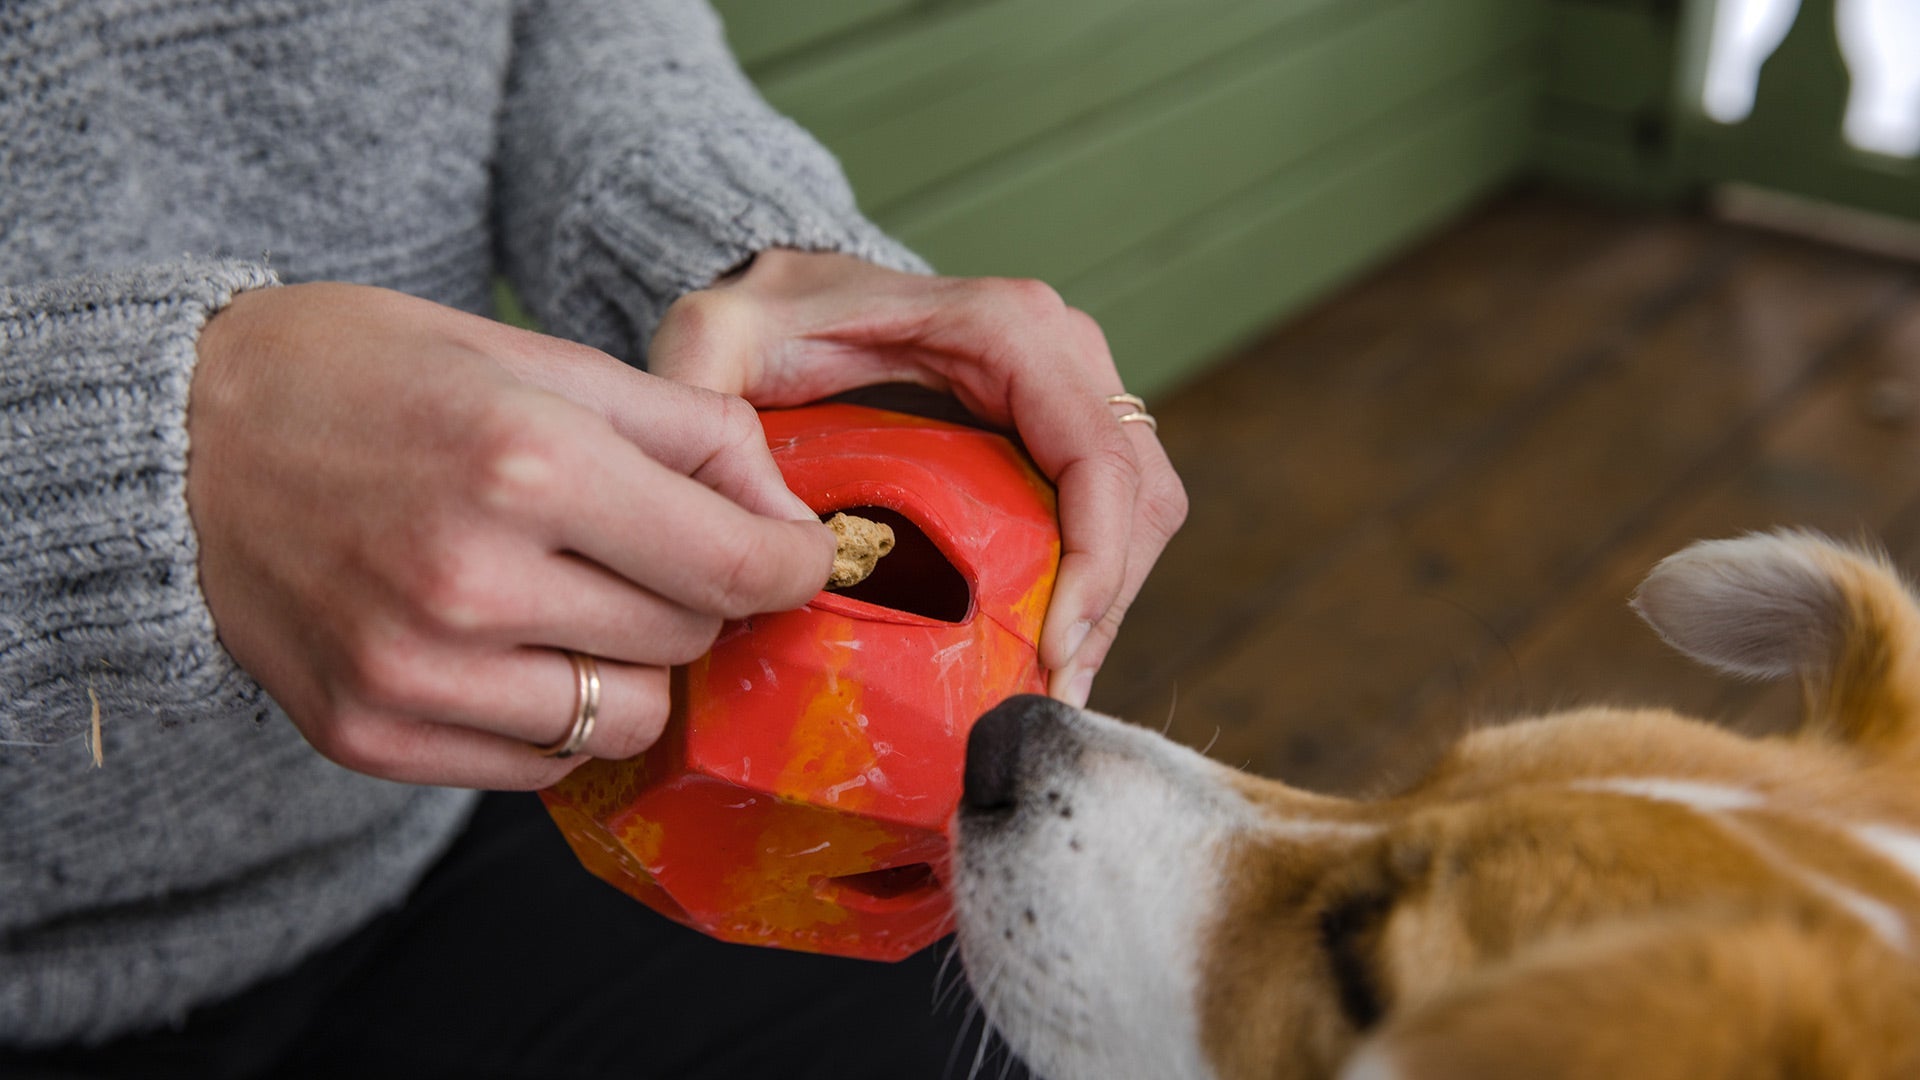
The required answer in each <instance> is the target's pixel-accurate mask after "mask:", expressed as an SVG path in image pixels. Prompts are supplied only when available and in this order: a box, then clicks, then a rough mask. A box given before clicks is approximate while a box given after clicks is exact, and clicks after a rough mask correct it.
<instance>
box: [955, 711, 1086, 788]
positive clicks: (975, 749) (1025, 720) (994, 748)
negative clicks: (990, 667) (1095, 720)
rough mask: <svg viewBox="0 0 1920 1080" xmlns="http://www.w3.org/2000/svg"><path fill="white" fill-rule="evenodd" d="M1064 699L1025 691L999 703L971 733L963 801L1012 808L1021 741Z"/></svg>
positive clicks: (1018, 777)
mask: <svg viewBox="0 0 1920 1080" xmlns="http://www.w3.org/2000/svg"><path fill="white" fill-rule="evenodd" d="M1060 707H1061V706H1060V703H1059V702H1056V701H1054V700H1053V699H1052V698H1047V697H1041V696H1040V695H1038V694H1021V695H1018V696H1016V697H1010V698H1008V699H1007V700H1005V701H1003V702H1001V703H1000V704H998V705H995V706H994V707H993V708H991V709H989V710H987V712H986V713H985V714H984V715H982V716H981V717H980V719H979V720H976V721H975V722H974V725H973V732H972V733H971V734H969V735H968V736H967V770H966V775H965V777H964V780H963V783H962V787H961V796H960V799H961V802H962V804H963V805H964V806H965V807H966V808H967V809H969V810H977V811H985V812H991V811H995V810H1011V809H1013V806H1014V803H1015V802H1016V801H1017V794H1018V788H1019V781H1020V754H1021V745H1022V744H1023V743H1025V742H1026V741H1027V737H1028V735H1029V734H1030V733H1031V732H1032V731H1033V730H1034V728H1035V727H1036V726H1037V725H1038V724H1039V723H1041V722H1042V721H1044V720H1045V718H1046V717H1047V715H1048V713H1049V712H1050V711H1051V710H1053V709H1057V708H1060Z"/></svg>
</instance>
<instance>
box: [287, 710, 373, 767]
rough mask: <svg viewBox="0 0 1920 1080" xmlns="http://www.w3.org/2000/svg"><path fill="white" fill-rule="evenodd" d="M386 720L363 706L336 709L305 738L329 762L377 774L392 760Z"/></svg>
mask: <svg viewBox="0 0 1920 1080" xmlns="http://www.w3.org/2000/svg"><path fill="white" fill-rule="evenodd" d="M386 727H387V725H386V722H385V721H384V720H383V719H382V718H381V717H380V716H379V715H378V714H377V713H375V712H372V711H370V710H366V709H352V708H350V709H340V710H336V711H335V712H334V714H333V715H332V716H331V717H330V718H329V720H328V722H327V723H325V724H322V725H320V726H319V727H318V728H317V729H316V730H314V731H312V732H309V733H308V735H307V741H309V742H311V743H312V744H313V748H314V749H315V750H318V751H319V752H320V755H321V756H322V757H324V758H326V759H327V760H328V761H331V762H333V763H334V764H336V765H339V766H341V767H342V768H346V769H351V770H353V771H354V772H360V773H369V774H374V775H378V774H379V773H380V772H381V770H383V769H385V768H386V767H387V766H388V765H389V764H390V763H391V762H392V761H393V756H394V755H393V743H392V740H391V739H390V738H389V737H388V735H387V731H386Z"/></svg>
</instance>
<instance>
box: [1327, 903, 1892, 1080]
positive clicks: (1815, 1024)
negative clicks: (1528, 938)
mask: <svg viewBox="0 0 1920 1080" xmlns="http://www.w3.org/2000/svg"><path fill="white" fill-rule="evenodd" d="M1916 996H1920V985H1916V979H1915V977H1914V975H1913V974H1912V973H1910V972H1909V971H1907V970H1906V967H1905V965H1904V964H1903V963H1902V962H1901V961H1900V958H1898V957H1896V956H1894V955H1892V954H1891V953H1890V952H1889V951H1888V950H1887V948H1886V947H1885V945H1884V944H1883V943H1880V942H1878V941H1875V940H1873V939H1872V938H1871V937H1870V936H1869V935H1867V934H1865V933H1864V932H1862V931H1859V930H1858V929H1857V928H1853V927H1851V926H1845V925H1827V926H1819V927H1815V926H1806V925H1800V924H1798V923H1797V922H1795V921H1792V920H1790V919H1787V918H1762V919H1757V920H1754V921H1749V922H1743V923H1738V924H1733V925H1711V924H1705V923H1702V922H1700V921H1697V920H1683V921H1681V922H1669V923H1666V924H1663V925H1659V926H1650V927H1639V928H1631V929H1629V928H1619V929H1612V930H1604V931H1599V932H1596V933H1593V934H1588V935H1583V936H1582V937H1580V938H1579V939H1576V940H1572V941H1568V942H1565V943H1561V944H1557V945H1547V946H1542V947H1541V948H1540V949H1538V950H1536V951H1535V952H1534V953H1532V954H1529V955H1528V956H1527V957H1526V958H1525V959H1522V960H1519V961H1515V962H1510V963H1508V964H1506V965H1502V966H1500V967H1497V968H1494V969H1491V970H1488V971H1485V972H1482V973H1481V974H1479V975H1476V976H1475V977H1474V978H1473V979H1472V980H1470V981H1469V982H1467V983H1464V984H1462V985H1460V986H1457V987H1455V988H1453V989H1450V990H1448V991H1447V992H1445V993H1444V994H1442V995H1441V996H1439V997H1437V998H1434V999H1431V1000H1428V1001H1425V1002H1420V1003H1409V1007H1408V1008H1407V1009H1405V1010H1404V1011H1403V1012H1402V1013H1400V1014H1399V1015H1396V1016H1394V1017H1392V1018H1390V1019H1389V1021H1388V1022H1387V1024H1386V1025H1385V1026H1383V1027H1382V1028H1381V1029H1379V1030H1378V1031H1377V1032H1376V1033H1375V1034H1374V1035H1373V1036H1372V1037H1371V1038H1369V1039H1368V1040H1367V1041H1366V1042H1365V1043H1363V1044H1362V1045H1361V1047H1360V1049H1359V1050H1358V1051H1357V1052H1356V1053H1355V1054H1354V1055H1353V1057H1352V1058H1351V1059H1350V1060H1349V1062H1348V1064H1347V1066H1346V1068H1345V1069H1344V1071H1342V1072H1341V1074H1340V1076H1341V1080H1507V1078H1512V1080H1520V1078H1528V1080H1619V1078H1620V1077H1634V1078H1636V1080H1683V1078H1684V1080H1756V1078H1759V1080H1764V1078H1781V1080H1785V1078H1789V1077H1815V1076H1819V1077H1845V1078H1848V1080H1868V1078H1886V1080H1892V1078H1894V1077H1913V1076H1920V1033H1916V1032H1915V1031H1914V1030H1912V1025H1911V1024H1910V1023H1909V1022H1908V1021H1909V1018H1910V1017H1911V1016H1912V1013H1913V1010H1914V1008H1915V1007H1916V1004H1920V1002H1916Z"/></svg>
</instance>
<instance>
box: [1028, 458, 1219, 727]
mask: <svg viewBox="0 0 1920 1080" xmlns="http://www.w3.org/2000/svg"><path fill="white" fill-rule="evenodd" d="M1116 422H1118V421H1116ZM1122 426H1123V427H1125V428H1127V429H1129V430H1128V435H1129V437H1130V438H1131V439H1132V440H1133V443H1134V447H1135V450H1136V452H1137V453H1138V454H1139V457H1140V465H1141V486H1140V489H1139V492H1138V494H1137V497H1136V498H1135V500H1134V522H1133V531H1132V532H1131V534H1130V535H1129V539H1128V545H1127V563H1126V567H1127V568H1126V576H1125V580H1124V581H1123V583H1122V585H1121V589H1120V592H1119V595H1118V596H1117V597H1115V599H1114V602H1113V603H1112V604H1111V605H1110V606H1109V607H1108V608H1107V610H1106V611H1105V612H1103V613H1102V614H1101V615H1100V616H1099V617H1098V618H1096V619H1094V620H1093V621H1092V625H1091V626H1090V627H1089V628H1088V630H1087V633H1086V635H1085V637H1084V640H1083V641H1082V642H1081V644H1080V646H1079V648H1078V649H1077V650H1075V652H1074V654H1073V656H1072V657H1071V659H1070V660H1069V661H1068V663H1067V664H1066V665H1065V666H1063V667H1061V668H1059V669H1057V670H1056V671H1055V672H1054V673H1053V675H1052V676H1051V678H1050V679H1049V681H1048V692H1049V693H1050V694H1052V695H1053V696H1055V697H1057V698H1059V699H1060V700H1062V701H1066V702H1068V703H1069V704H1072V705H1074V706H1076V707H1079V706H1084V705H1086V703H1087V697H1088V695H1089V694H1090V693H1091V691H1092V688H1093V679H1094V676H1095V674H1096V673H1097V672H1098V671H1099V670H1100V666H1101V665H1102V664H1103V663H1104V662H1105V660H1106V656H1107V652H1108V650H1109V649H1110V648H1112V646H1113V640H1114V637H1115V636H1116V635H1117V634H1118V633H1119V631H1120V624H1121V622H1122V620H1123V619H1124V618H1125V616H1126V613H1127V612H1128V611H1129V610H1130V609H1131V608H1132V606H1133V602H1134V599H1135V598H1136V597H1137V596H1138V595H1139V594H1140V589H1141V588H1142V587H1143V586H1144V585H1145V583H1146V579H1147V575H1148V573H1149V572H1150V571H1151V570H1152V569H1153V566H1154V564H1155V563H1157V562H1158V561H1159V559H1160V556H1161V554H1162V553H1163V552H1164V551H1165V550H1166V547H1167V544H1168V543H1169V542H1170V541H1171V540H1172V538H1173V536H1174V534H1175V533H1177V532H1179V530H1180V526H1181V525H1182V524H1184V523H1185V521H1186V517H1187V494H1186V489H1185V488H1184V487H1183V486H1182V485H1181V483H1180V479H1179V477H1178V475H1176V474H1175V473H1174V471H1173V463H1172V462H1171V461H1170V460H1169V459H1168V457H1167V453H1166V449H1165V448H1164V447H1162V446H1161V445H1160V441H1159V439H1158V437H1157V436H1156V435H1155V433H1154V430H1153V428H1152V426H1151V425H1147V424H1140V423H1128V424H1125V425H1122ZM1076 636H1077V635H1076Z"/></svg>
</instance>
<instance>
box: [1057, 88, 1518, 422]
mask: <svg viewBox="0 0 1920 1080" xmlns="http://www.w3.org/2000/svg"><path fill="white" fill-rule="evenodd" d="M1533 98H1534V90H1533V87H1532V86H1530V85H1528V84H1527V83H1525V82H1520V81H1509V82H1507V83H1506V84H1505V85H1503V86H1496V87H1493V88H1491V89H1489V88H1488V87H1487V86H1484V85H1482V86H1479V87H1473V88H1463V90H1462V91H1460V92H1456V93H1452V94H1443V95H1439V96H1436V97H1434V98H1430V99H1428V100H1427V101H1425V102H1424V103H1423V106H1422V107H1421V108H1420V109H1418V110H1416V111H1414V112H1411V113H1409V114H1408V115H1407V117H1405V119H1407V120H1408V121H1409V122H1411V123H1416V124H1417V126H1415V127H1414V128H1413V129H1412V134H1411V135H1410V136H1406V137H1403V136H1402V135H1401V134H1400V133H1399V132H1396V131H1393V130H1390V129H1382V130H1380V131H1377V132H1374V133H1372V134H1371V135H1369V136H1367V137H1364V138H1358V139H1355V140H1353V142H1352V143H1351V144H1350V145H1347V146H1343V147H1340V148H1338V149H1337V150H1336V151H1335V152H1333V153H1330V154H1328V155H1326V156H1324V157H1322V158H1320V159H1318V161H1317V162H1316V165H1315V167H1314V168H1312V169H1309V170H1301V171H1299V172H1296V173H1290V174H1288V175H1285V176H1280V177H1275V178H1274V179H1273V180H1272V181H1271V182H1270V183H1268V184H1266V185H1263V186H1261V187H1260V188H1257V189H1255V190H1253V191H1249V192H1247V193H1245V194H1244V195H1242V196H1241V197H1240V198H1237V199H1235V200H1233V201H1232V202H1231V203H1229V204H1227V205H1224V206H1221V207H1218V208H1216V209H1215V210H1214V211H1212V212H1211V213H1209V214H1206V215H1203V216H1202V217H1200V218H1197V219H1196V220H1194V221H1192V222H1190V223H1188V224H1187V225H1186V226H1185V227H1183V228H1182V229H1179V230H1176V231H1174V232H1171V233H1169V234H1167V235H1165V236H1163V237H1161V238H1159V239H1158V240H1157V241H1156V242H1155V243H1153V244H1150V245H1146V246H1144V247H1143V248H1142V249H1141V250H1139V251H1137V252H1136V253H1135V254H1134V256H1133V257H1132V258H1130V259H1128V260H1126V261H1125V262H1123V263H1120V264H1117V265H1115V266H1113V267H1112V268H1111V269H1109V270H1108V271H1106V272H1103V273H1102V274H1100V275H1098V276H1096V277H1093V278H1089V279H1087V280H1085V281H1083V282H1081V283H1079V284H1078V286H1077V287H1074V288H1070V289H1069V290H1068V292H1067V294H1066V295H1067V299H1068V300H1069V301H1072V302H1074V303H1076V304H1080V305H1083V306H1084V307H1085V308H1086V310H1087V311H1088V312H1090V313H1091V314H1092V315H1093V316H1094V317H1095V318H1097V319H1099V320H1100V322H1101V325H1102V326H1103V327H1104V328H1105V329H1106V331H1107V336H1108V340H1109V342H1110V343H1111V344H1112V346H1113V350H1114V355H1115V358H1116V359H1117V360H1118V361H1119V363H1120V366H1121V369H1122V371H1123V373H1124V374H1125V376H1126V379H1127V383H1128V385H1129V386H1132V387H1136V388H1139V389H1140V391H1141V392H1142V393H1152V392H1155V391H1158V390H1161V389H1163V388H1165V387H1168V386H1171V385H1174V384H1177V383H1178V382H1180V381H1181V380H1183V379H1185V378H1187V377H1188V376H1190V375H1191V374H1192V373H1193V372H1194V371H1195V370H1197V369H1198V368H1199V367H1200V366H1201V365H1203V364H1204V362H1205V361H1206V360H1208V359H1210V358H1212V357H1214V356H1217V355H1219V354H1220V353H1221V352H1223V351H1224V350H1226V349H1229V348H1232V347H1233V346H1236V345H1239V344H1242V343H1244V342H1245V341H1246V340H1247V339H1248V338H1249V337H1251V336H1253V335H1256V334H1258V333H1260V332H1261V331H1262V330H1263V329H1265V328H1266V327H1268V326H1270V325H1271V324H1272V323H1273V322H1274V321H1275V320H1278V319H1280V318H1282V317H1284V316H1285V315H1287V314H1289V313H1291V312H1293V311H1296V310H1298V309H1299V308H1300V307H1302V306H1303V305H1305V304H1308V303H1310V302H1312V301H1313V300H1314V299H1315V298H1317V297H1319V296H1320V295H1322V294H1324V293H1325V292H1326V291H1327V290H1328V289H1331V288H1333V287H1335V286H1337V285H1339V284H1341V283H1342V282H1345V281H1347V280H1349V279H1350V278H1352V277H1353V276H1354V275H1355V274H1358V273H1360V272H1361V271H1363V270H1365V269H1367V268H1368V267H1369V266H1372V265H1374V264H1375V263H1378V262H1379V261H1381V260H1383V259H1385V258H1387V257H1389V256H1390V255H1392V254H1393V253H1394V252H1396V251H1398V250H1400V249H1401V248H1402V247H1403V246H1405V245H1406V244H1407V243H1408V242H1409V241H1410V240H1412V239H1413V238H1415V237H1418V236H1420V235H1421V234H1422V233H1424V232H1426V231H1427V230H1429V229H1431V228H1434V227H1435V226H1437V225H1439V224H1441V223H1444V222H1445V221H1446V220H1447V219H1448V218H1450V217H1452V216H1453V215H1454V214H1456V213H1458V212H1459V211H1460V210H1461V209H1462V208H1464V207H1466V206H1467V205H1469V204H1470V203H1472V202H1473V201H1474V200H1475V199H1476V198H1478V197H1480V196H1482V195H1484V194H1485V193H1486V192H1487V191H1488V190H1489V189H1491V188H1493V187H1495V186H1497V185H1499V184H1500V183H1501V182H1502V181H1503V180H1505V179H1506V178H1508V177H1510V176H1512V175H1513V174H1514V173H1515V172H1516V171H1517V170H1519V169H1520V168H1522V166H1523V165H1524V163H1525V154H1526V145H1527V140H1526V133H1527V130H1528V127H1529V125H1530V123H1531V113H1532V105H1533Z"/></svg>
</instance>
